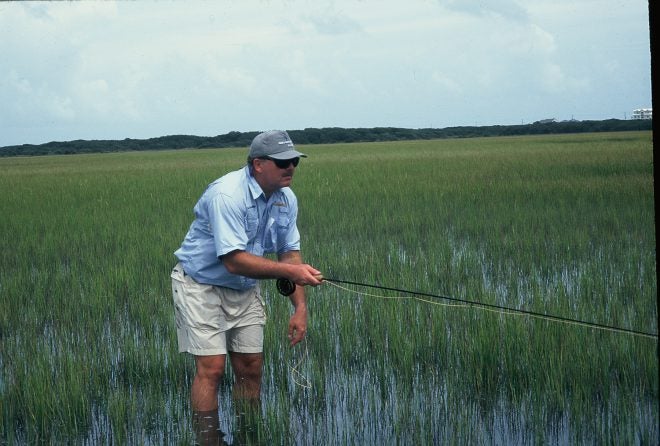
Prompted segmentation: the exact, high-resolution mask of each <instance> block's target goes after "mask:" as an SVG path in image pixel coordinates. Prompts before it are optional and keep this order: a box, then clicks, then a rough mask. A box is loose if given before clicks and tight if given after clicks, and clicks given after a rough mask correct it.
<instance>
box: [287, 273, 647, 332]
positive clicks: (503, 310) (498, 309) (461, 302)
mask: <svg viewBox="0 0 660 446" xmlns="http://www.w3.org/2000/svg"><path fill="white" fill-rule="evenodd" d="M322 280H323V281H324V282H327V283H329V284H331V285H334V286H336V287H338V288H341V289H344V290H346V291H349V292H353V293H355V294H359V295H364V296H371V297H378V298H381V299H414V300H419V301H422V302H426V303H430V304H435V305H443V306H452V307H472V308H477V309H481V310H486V311H492V312H495V313H499V314H505V315H518V316H530V317H534V318H539V319H544V320H547V321H553V322H560V323H565V324H571V325H579V326H583V327H589V328H595V329H598V330H607V331H612V332H616V333H624V334H629V335H633V336H641V337H646V338H650V339H658V335H657V334H656V333H648V332H643V331H638V330H630V329H627V328H621V327H615V326H612V325H605V324H599V323H596V322H589V321H583V320H579V319H572V318H568V317H563V316H555V315H551V314H545V313H539V312H536V311H529V310H520V309H517V308H511V307H505V306H502V305H495V304H488V303H484V302H476V301H472V300H467V299H459V298H456V297H450V296H443V295H439V294H430V293H422V292H419V291H410V290H403V289H399V288H391V287H384V286H380V285H372V284H368V283H361V282H353V281H348V280H339V279H332V278H328V277H323V279H322ZM339 283H341V284H346V285H354V286H360V287H366V288H374V289H379V290H384V291H394V292H397V293H403V294H408V295H409V296H378V295H373V294H368V293H363V292H359V291H355V290H352V289H349V288H345V287H340V286H338V285H336V284H339ZM295 289H296V284H295V283H293V282H291V281H290V280H288V279H278V280H277V290H278V291H279V293H280V294H282V295H284V296H289V295H291V294H292V293H293V292H294V291H295ZM414 296H423V297H427V298H431V299H439V300H447V301H451V302H458V303H457V304H446V303H439V302H435V301H430V300H427V299H421V298H419V297H414Z"/></svg>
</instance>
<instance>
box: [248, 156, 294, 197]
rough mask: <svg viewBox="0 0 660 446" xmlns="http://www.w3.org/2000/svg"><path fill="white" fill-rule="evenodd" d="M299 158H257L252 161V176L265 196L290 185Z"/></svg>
mask: <svg viewBox="0 0 660 446" xmlns="http://www.w3.org/2000/svg"><path fill="white" fill-rule="evenodd" d="M298 160H299V158H293V159H290V160H275V159H266V158H257V159H256V160H254V161H253V165H254V178H255V179H256V180H257V183H259V186H261V189H263V191H264V193H265V194H266V195H267V196H270V195H271V194H272V193H273V192H275V191H276V190H278V189H281V188H283V187H289V186H291V182H292V180H293V173H294V172H295V170H296V165H297V164H298Z"/></svg>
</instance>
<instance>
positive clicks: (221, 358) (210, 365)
mask: <svg viewBox="0 0 660 446" xmlns="http://www.w3.org/2000/svg"><path fill="white" fill-rule="evenodd" d="M195 362H196V365H197V376H198V377H199V378H202V379H206V380H210V381H216V382H218V381H220V379H221V378H222V375H224V373H225V355H214V356H196V357H195Z"/></svg>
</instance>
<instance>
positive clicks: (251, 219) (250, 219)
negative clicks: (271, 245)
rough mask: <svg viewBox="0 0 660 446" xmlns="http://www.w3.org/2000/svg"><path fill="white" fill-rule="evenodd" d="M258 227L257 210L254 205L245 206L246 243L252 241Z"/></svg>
mask: <svg viewBox="0 0 660 446" xmlns="http://www.w3.org/2000/svg"><path fill="white" fill-rule="evenodd" d="M258 229H259V212H258V211H257V208H256V206H254V207H251V208H247V211H246V213H245V235H247V238H248V243H250V244H251V243H252V242H253V241H254V238H255V237H256V236H257V230H258Z"/></svg>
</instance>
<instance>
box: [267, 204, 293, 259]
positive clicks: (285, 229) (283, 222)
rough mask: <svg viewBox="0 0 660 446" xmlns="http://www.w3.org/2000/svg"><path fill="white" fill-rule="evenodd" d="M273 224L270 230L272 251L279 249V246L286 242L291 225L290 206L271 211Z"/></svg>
mask: <svg viewBox="0 0 660 446" xmlns="http://www.w3.org/2000/svg"><path fill="white" fill-rule="evenodd" d="M271 219H272V225H271V226H270V228H269V230H268V235H269V236H270V241H271V246H270V247H269V248H270V250H271V251H278V250H279V247H280V246H281V245H283V244H284V243H285V242H286V238H287V234H288V233H289V225H290V223H291V217H290V215H289V208H287V207H278V208H277V209H275V210H273V212H272V213H271Z"/></svg>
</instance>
